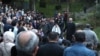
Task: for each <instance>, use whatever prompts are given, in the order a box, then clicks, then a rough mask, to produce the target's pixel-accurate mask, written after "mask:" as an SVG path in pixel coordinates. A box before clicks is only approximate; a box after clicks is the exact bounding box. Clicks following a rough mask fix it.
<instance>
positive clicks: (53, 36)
mask: <svg viewBox="0 0 100 56" xmlns="http://www.w3.org/2000/svg"><path fill="white" fill-rule="evenodd" d="M58 39H59V34H58V33H57V32H50V33H49V35H48V41H49V42H58Z"/></svg>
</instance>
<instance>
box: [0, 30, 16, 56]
mask: <svg viewBox="0 0 100 56" xmlns="http://www.w3.org/2000/svg"><path fill="white" fill-rule="evenodd" d="M14 38H15V35H14V33H13V32H11V31H6V32H5V33H4V34H3V42H1V43H0V49H1V50H2V54H3V56H11V48H12V47H13V46H15V44H14V43H13V42H14Z"/></svg>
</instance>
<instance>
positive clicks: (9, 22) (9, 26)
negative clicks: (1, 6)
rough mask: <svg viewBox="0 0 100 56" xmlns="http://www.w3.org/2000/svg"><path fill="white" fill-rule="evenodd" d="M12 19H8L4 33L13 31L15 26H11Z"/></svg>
mask: <svg viewBox="0 0 100 56" xmlns="http://www.w3.org/2000/svg"><path fill="white" fill-rule="evenodd" d="M11 22H12V19H9V18H8V19H7V21H6V24H5V25H4V32H6V31H9V29H11V31H13V26H12V25H11Z"/></svg>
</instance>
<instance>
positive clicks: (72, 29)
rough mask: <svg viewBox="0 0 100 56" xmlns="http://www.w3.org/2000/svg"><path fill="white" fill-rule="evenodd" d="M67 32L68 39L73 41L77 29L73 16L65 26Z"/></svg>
mask: <svg viewBox="0 0 100 56" xmlns="http://www.w3.org/2000/svg"><path fill="white" fill-rule="evenodd" d="M64 31H67V32H66V39H67V40H69V41H71V42H72V35H73V34H74V33H75V31H76V25H75V23H74V22H73V18H69V20H68V22H67V25H66V26H65V30H64Z"/></svg>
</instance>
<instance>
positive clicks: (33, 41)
mask: <svg viewBox="0 0 100 56" xmlns="http://www.w3.org/2000/svg"><path fill="white" fill-rule="evenodd" d="M15 41H16V42H15V43H16V48H17V50H18V51H21V52H25V53H32V52H33V51H34V48H35V47H36V46H37V45H38V42H39V39H38V36H37V35H36V34H35V33H34V32H32V31H23V32H20V33H19V34H18V36H17V37H16V40H15Z"/></svg>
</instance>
